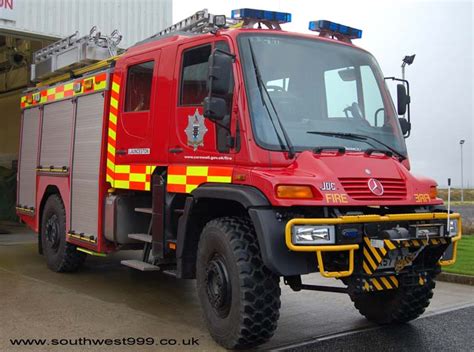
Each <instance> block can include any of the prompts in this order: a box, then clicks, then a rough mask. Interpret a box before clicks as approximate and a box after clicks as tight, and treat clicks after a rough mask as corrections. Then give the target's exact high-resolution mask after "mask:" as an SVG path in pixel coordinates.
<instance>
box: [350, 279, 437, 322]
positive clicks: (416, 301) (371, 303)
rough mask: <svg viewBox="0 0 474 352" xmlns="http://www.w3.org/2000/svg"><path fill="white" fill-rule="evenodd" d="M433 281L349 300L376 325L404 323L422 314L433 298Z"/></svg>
mask: <svg viewBox="0 0 474 352" xmlns="http://www.w3.org/2000/svg"><path fill="white" fill-rule="evenodd" d="M434 287H435V281H434V279H433V278H431V277H428V278H427V280H426V282H425V283H424V284H423V285H420V286H407V287H399V288H397V289H395V290H387V291H379V292H368V293H354V294H351V299H352V301H353V302H354V305H355V307H356V308H357V310H358V311H359V312H360V313H361V314H362V315H364V316H365V317H366V318H367V319H368V320H370V321H373V322H375V323H377V324H392V323H406V322H408V321H410V320H413V319H416V318H418V317H419V316H420V315H421V314H423V313H424V311H425V308H426V307H428V305H429V304H430V299H431V298H432V297H433V289H434Z"/></svg>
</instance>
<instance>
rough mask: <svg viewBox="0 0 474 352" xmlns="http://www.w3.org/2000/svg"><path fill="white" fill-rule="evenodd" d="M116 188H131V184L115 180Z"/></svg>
mask: <svg viewBox="0 0 474 352" xmlns="http://www.w3.org/2000/svg"><path fill="white" fill-rule="evenodd" d="M114 187H115V188H130V182H129V181H122V180H115V181H114Z"/></svg>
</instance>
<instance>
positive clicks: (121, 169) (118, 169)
mask: <svg viewBox="0 0 474 352" xmlns="http://www.w3.org/2000/svg"><path fill="white" fill-rule="evenodd" d="M115 173H117V174H129V173H130V165H115Z"/></svg>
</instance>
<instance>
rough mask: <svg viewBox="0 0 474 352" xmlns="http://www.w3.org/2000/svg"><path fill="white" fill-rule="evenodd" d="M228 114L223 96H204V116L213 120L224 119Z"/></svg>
mask: <svg viewBox="0 0 474 352" xmlns="http://www.w3.org/2000/svg"><path fill="white" fill-rule="evenodd" d="M226 114H227V103H226V101H225V99H223V98H216V97H206V98H204V117H207V118H208V119H210V120H213V121H222V120H223V119H224V117H225V116H226Z"/></svg>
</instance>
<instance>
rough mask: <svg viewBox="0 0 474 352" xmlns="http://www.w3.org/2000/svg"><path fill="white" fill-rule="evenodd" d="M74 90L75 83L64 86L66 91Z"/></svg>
mask: <svg viewBox="0 0 474 352" xmlns="http://www.w3.org/2000/svg"><path fill="white" fill-rule="evenodd" d="M73 89H74V83H67V84H65V85H64V90H65V91H67V90H73Z"/></svg>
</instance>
